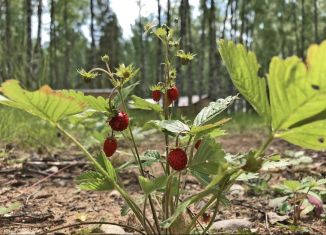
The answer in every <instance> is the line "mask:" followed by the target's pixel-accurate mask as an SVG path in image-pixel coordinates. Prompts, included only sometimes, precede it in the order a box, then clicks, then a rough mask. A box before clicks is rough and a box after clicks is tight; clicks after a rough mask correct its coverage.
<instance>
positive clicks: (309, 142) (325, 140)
mask: <svg viewBox="0 0 326 235" xmlns="http://www.w3.org/2000/svg"><path fill="white" fill-rule="evenodd" d="M324 102H325V101H324ZM325 103H326V102H325ZM325 127H326V120H321V121H316V122H312V123H308V124H306V125H303V126H300V127H296V128H293V129H289V130H287V131H284V132H282V133H279V134H277V135H276V137H279V138H282V139H284V140H286V141H288V142H290V143H292V144H295V145H299V146H301V147H304V148H308V149H313V150H326V129H325Z"/></svg>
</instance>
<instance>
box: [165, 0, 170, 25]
mask: <svg viewBox="0 0 326 235" xmlns="http://www.w3.org/2000/svg"><path fill="white" fill-rule="evenodd" d="M166 24H167V26H169V27H171V0H168V2H167V10H166Z"/></svg>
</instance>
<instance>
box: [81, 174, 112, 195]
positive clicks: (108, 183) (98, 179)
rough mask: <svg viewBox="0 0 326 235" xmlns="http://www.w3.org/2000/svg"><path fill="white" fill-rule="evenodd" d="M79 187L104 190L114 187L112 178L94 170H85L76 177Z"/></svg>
mask: <svg viewBox="0 0 326 235" xmlns="http://www.w3.org/2000/svg"><path fill="white" fill-rule="evenodd" d="M77 181H78V183H79V185H78V186H79V188H80V189H82V190H90V191H105V190H112V189H114V186H115V184H114V182H113V180H110V179H108V178H107V177H105V176H103V175H101V174H100V173H98V172H95V171H86V172H84V173H82V174H81V175H80V176H78V177H77Z"/></svg>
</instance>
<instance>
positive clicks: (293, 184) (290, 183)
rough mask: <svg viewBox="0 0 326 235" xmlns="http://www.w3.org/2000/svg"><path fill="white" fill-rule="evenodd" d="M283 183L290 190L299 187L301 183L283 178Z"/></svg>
mask: <svg viewBox="0 0 326 235" xmlns="http://www.w3.org/2000/svg"><path fill="white" fill-rule="evenodd" d="M283 185H284V186H285V187H286V188H288V189H289V190H290V191H291V192H296V191H298V190H299V189H301V183H300V182H299V181H297V180H285V181H283Z"/></svg>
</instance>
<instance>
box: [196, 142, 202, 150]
mask: <svg viewBox="0 0 326 235" xmlns="http://www.w3.org/2000/svg"><path fill="white" fill-rule="evenodd" d="M200 145H201V140H197V142H196V144H195V148H196V149H199V147H200Z"/></svg>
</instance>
